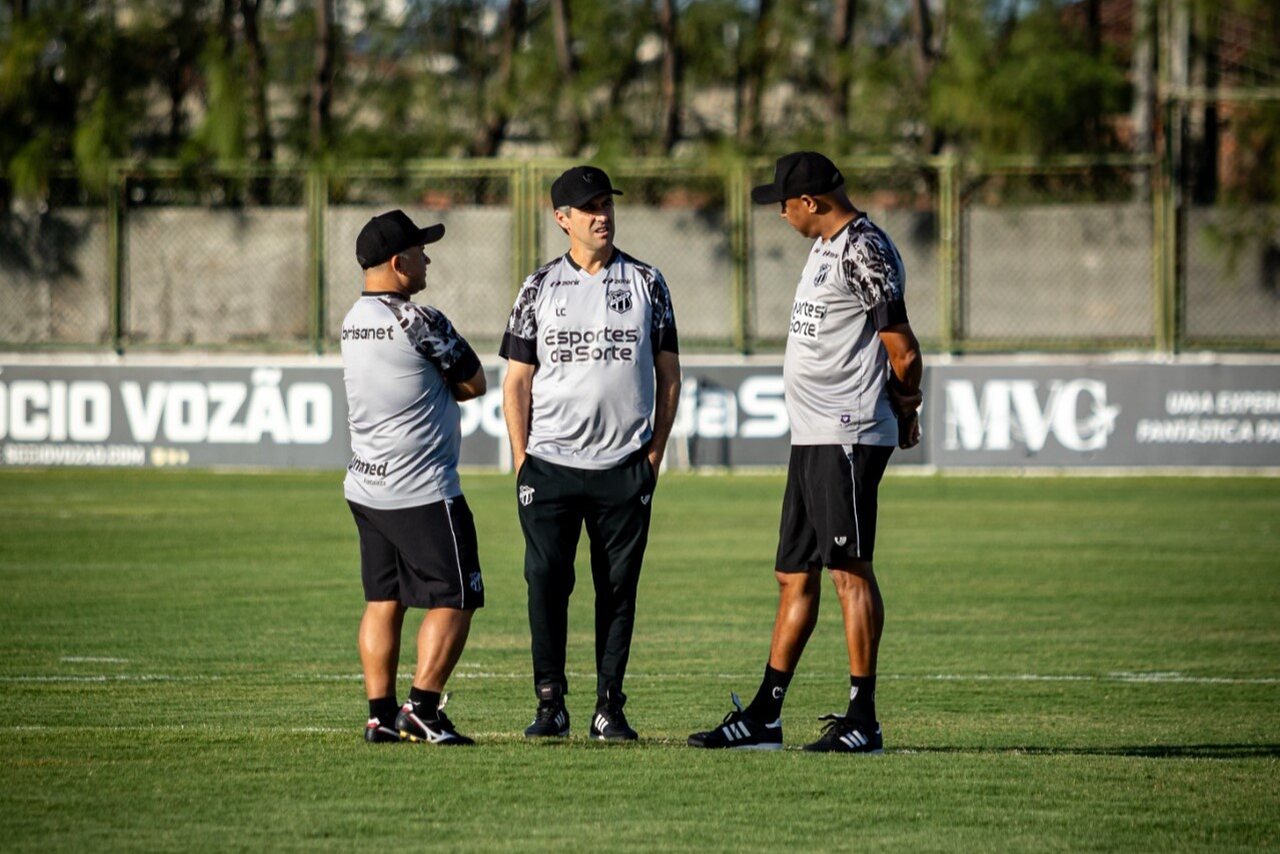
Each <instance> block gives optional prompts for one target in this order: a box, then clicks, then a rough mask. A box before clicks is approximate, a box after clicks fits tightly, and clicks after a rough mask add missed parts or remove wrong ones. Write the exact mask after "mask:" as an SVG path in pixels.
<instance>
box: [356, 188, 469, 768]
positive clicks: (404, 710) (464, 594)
mask: <svg viewBox="0 0 1280 854" xmlns="http://www.w3.org/2000/svg"><path fill="white" fill-rule="evenodd" d="M443 236H444V226H443V225H433V226H430V227H428V228H418V227H417V226H416V225H414V224H413V221H412V220H410V219H409V217H408V216H406V215H405V214H404V213H403V212H402V211H398V210H396V211H391V212H389V213H385V214H382V215H380V216H376V217H374V218H373V219H371V220H370V221H369V222H368V223H367V224H366V225H365V227H364V228H363V229H362V230H361V232H360V236H359V237H358V238H357V240H356V259H357V260H358V261H359V262H360V266H361V267H362V268H363V269H364V292H363V293H362V294H361V295H360V299H359V300H357V301H356V304H355V305H354V306H352V307H351V310H350V311H349V312H347V316H346V318H345V319H344V320H343V321H342V363H343V367H344V371H343V379H344V381H345V383H346V387H347V406H348V411H349V416H348V421H349V426H350V429H351V463H350V464H349V465H348V466H347V478H346V481H345V483H344V485H343V486H344V489H343V491H344V492H345V493H346V497H347V503H348V504H349V505H350V506H351V513H352V516H354V517H355V522H356V528H357V529H358V530H359V532H360V569H361V577H362V580H363V583H364V594H365V600H366V605H365V612H364V617H363V619H362V620H361V621H360V635H359V646H360V663H361V666H362V667H363V669H364V683H365V691H366V693H367V694H368V697H369V722H368V724H367V725H366V727H365V733H364V734H365V740H366V741H369V742H390V741H400V740H402V739H407V740H409V741H416V742H425V743H430V744H444V745H460V744H471V743H472V741H471V739H469V738H467V737H466V736H464V735H461V734H460V733H459V732H458V731H457V729H455V728H454V726H453V723H452V722H451V721H450V720H449V718H448V717H446V716H445V714H444V705H445V701H447V699H448V695H447V694H446V695H443V698H442V692H443V691H444V685H445V682H446V681H447V680H448V678H449V675H450V674H451V673H452V672H453V668H454V666H455V665H456V664H457V663H458V658H459V656H461V655H462V648H463V646H464V645H465V644H466V641H467V632H468V631H469V630H470V627H471V615H472V613H473V612H474V611H475V609H476V608H479V607H481V606H483V605H484V582H483V580H482V578H481V575H480V562H479V558H478V556H477V554H476V529H475V523H474V522H473V521H472V518H471V510H470V509H469V508H468V507H467V500H466V499H465V498H464V497H463V495H462V487H461V485H460V483H459V481H458V470H457V466H458V449H459V445H460V443H461V432H460V429H459V410H458V401H462V400H470V399H471V398H473V397H478V396H480V395H482V394H484V392H485V379H484V369H483V368H482V367H481V366H480V360H479V359H478V358H477V357H476V354H475V351H474V350H472V349H471V346H470V345H469V344H468V343H467V342H466V340H465V339H463V337H462V336H461V335H459V334H458V333H457V332H456V331H454V328H453V325H452V324H451V323H449V319H448V318H447V317H445V316H444V314H442V313H441V312H439V311H437V310H436V309H434V308H431V307H430V306H425V305H418V304H416V303H414V302H412V301H410V299H409V298H410V297H411V296H413V294H416V293H418V292H420V291H421V290H422V289H423V288H424V287H426V275H427V265H428V264H430V263H431V261H430V259H429V258H428V257H427V255H426V250H425V249H424V247H425V246H426V244H428V243H434V242H435V241H437V240H439V239H440V238H441V237H443ZM410 607H414V608H426V609H428V610H427V613H426V615H425V616H424V617H423V619H422V627H421V629H420V630H419V631H418V662H417V669H416V670H415V671H414V676H413V686H412V688H411V689H410V691H409V699H408V701H407V702H406V703H405V704H404V706H400V705H399V704H398V703H397V702H396V668H397V666H398V664H399V658H400V629H401V626H402V625H403V623H404V615H405V611H406V610H407V609H408V608H410Z"/></svg>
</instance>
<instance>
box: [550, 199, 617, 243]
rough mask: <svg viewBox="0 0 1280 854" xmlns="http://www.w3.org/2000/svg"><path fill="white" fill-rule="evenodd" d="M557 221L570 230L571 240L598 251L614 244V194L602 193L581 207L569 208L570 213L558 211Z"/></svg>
mask: <svg viewBox="0 0 1280 854" xmlns="http://www.w3.org/2000/svg"><path fill="white" fill-rule="evenodd" d="M556 222H558V223H560V225H562V226H563V227H564V228H565V230H566V231H568V232H569V237H570V239H571V240H573V241H576V242H577V243H580V244H582V246H584V247H585V248H586V249H589V250H592V251H597V250H600V249H604V248H605V247H608V246H611V245H613V233H614V223H613V194H612V193H601V194H600V195H598V196H596V197H595V198H593V199H591V200H590V201H586V202H583V203H582V206H581V207H576V208H569V215H568V216H565V215H564V214H562V213H560V212H559V211H556Z"/></svg>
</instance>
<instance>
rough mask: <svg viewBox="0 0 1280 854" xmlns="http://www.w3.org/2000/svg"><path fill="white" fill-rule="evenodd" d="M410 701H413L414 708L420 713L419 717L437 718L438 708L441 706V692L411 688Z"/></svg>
mask: <svg viewBox="0 0 1280 854" xmlns="http://www.w3.org/2000/svg"><path fill="white" fill-rule="evenodd" d="M409 702H410V703H413V710H414V711H415V712H417V713H418V717H420V718H426V719H427V720H435V717H436V710H437V709H439V708H440V692H439V691H424V690H422V689H421V688H417V687H414V688H410V689H409Z"/></svg>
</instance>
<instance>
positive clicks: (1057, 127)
mask: <svg viewBox="0 0 1280 854" xmlns="http://www.w3.org/2000/svg"><path fill="white" fill-rule="evenodd" d="M1058 14H1059V13H1058V11H1057V9H1056V8H1055V7H1053V6H1050V5H1042V6H1041V7H1040V8H1039V9H1038V10H1037V11H1036V12H1034V13H1033V14H1031V15H1029V16H1028V17H1027V18H1025V19H1024V20H1022V21H1019V22H1018V23H1017V24H1016V25H1015V26H1014V28H1013V31H1012V32H1011V33H1008V34H1004V33H1001V32H998V31H996V30H994V29H993V27H992V26H991V25H990V23H989V22H988V21H986V20H985V18H984V17H983V16H982V15H981V14H980V11H979V10H978V9H976V8H975V7H973V6H962V7H961V11H960V13H959V14H958V16H957V18H956V19H955V20H954V22H953V27H954V31H953V33H952V36H951V42H950V45H949V50H948V53H947V58H946V60H945V61H944V62H943V64H942V66H941V67H940V68H939V70H938V74H937V78H936V80H935V84H934V87H933V90H932V92H931V93H930V95H931V97H930V110H929V114H930V117H931V118H932V120H933V121H934V122H935V123H936V124H937V125H938V127H940V128H942V129H943V130H944V131H946V132H947V133H948V134H949V135H951V136H952V137H953V138H955V139H957V140H958V141H959V142H960V143H961V145H962V146H965V147H968V148H972V149H974V150H976V151H979V152H981V153H983V154H1008V153H1031V154H1053V153H1059V152H1080V151H1098V150H1104V149H1105V148H1106V147H1107V142H1108V135H1107V131H1106V127H1105V124H1106V119H1107V117H1108V116H1110V115H1113V114H1115V113H1118V112H1121V111H1123V110H1124V109H1125V106H1126V100H1125V98H1126V94H1127V90H1126V86H1125V80H1124V73H1123V70H1122V69H1121V68H1120V66H1119V65H1118V64H1117V62H1116V61H1115V59H1114V58H1113V57H1112V56H1110V55H1109V54H1107V53H1105V52H1103V53H1102V54H1101V55H1099V56H1094V55H1092V54H1091V53H1090V52H1089V51H1088V50H1087V48H1086V47H1085V45H1084V39H1083V37H1082V35H1081V34H1079V33H1071V32H1068V31H1066V30H1064V28H1063V27H1062V25H1061V22H1060V20H1059V17H1058Z"/></svg>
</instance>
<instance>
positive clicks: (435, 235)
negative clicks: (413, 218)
mask: <svg viewBox="0 0 1280 854" xmlns="http://www.w3.org/2000/svg"><path fill="white" fill-rule="evenodd" d="M442 237H444V223H442V222H438V223H436V224H435V225H429V226H427V227H426V228H424V229H422V230H420V231H419V232H418V245H419V246H426V245H427V244H428V243H435V242H436V241H437V240H439V239H440V238H442Z"/></svg>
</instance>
